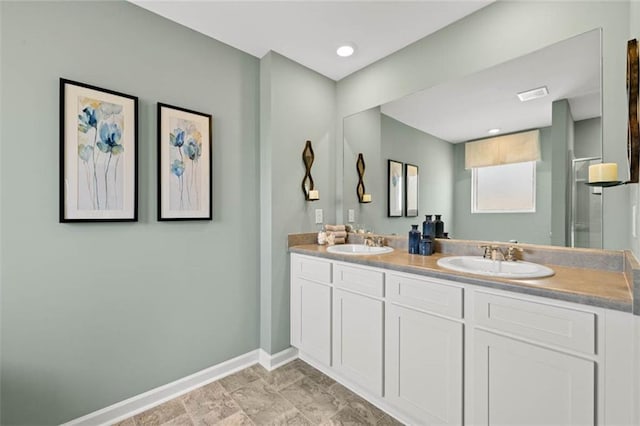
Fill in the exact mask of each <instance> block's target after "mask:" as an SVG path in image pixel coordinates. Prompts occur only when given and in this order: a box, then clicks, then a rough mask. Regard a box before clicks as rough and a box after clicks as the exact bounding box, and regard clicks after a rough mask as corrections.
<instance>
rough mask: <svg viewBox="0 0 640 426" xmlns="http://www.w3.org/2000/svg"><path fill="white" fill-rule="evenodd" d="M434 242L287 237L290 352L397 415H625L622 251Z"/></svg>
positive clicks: (566, 418) (455, 420) (532, 420)
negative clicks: (510, 252) (328, 243)
mask: <svg viewBox="0 0 640 426" xmlns="http://www.w3.org/2000/svg"><path fill="white" fill-rule="evenodd" d="M439 244H440V247H439V250H438V251H439V252H438V253H435V254H434V255H432V256H419V255H410V254H408V253H407V252H406V249H404V248H402V247H398V248H396V249H395V250H389V249H388V248H387V250H381V251H386V252H384V253H379V254H375V253H372V252H375V251H376V248H374V247H370V248H369V247H365V246H364V245H359V244H355V245H351V246H350V247H348V246H343V247H340V246H334V247H336V248H331V247H329V248H327V247H325V246H318V245H315V244H300V245H292V246H291V247H290V252H291V259H290V260H291V262H290V263H291V276H290V277H291V344H292V346H294V347H296V348H297V349H298V350H299V356H300V358H302V359H303V360H305V361H307V362H308V363H310V364H312V365H313V366H315V367H316V368H318V369H320V370H322V371H323V372H324V373H325V374H327V375H329V376H331V377H333V378H334V379H336V380H337V381H339V382H341V383H342V384H344V385H345V386H347V387H349V388H351V389H352V390H354V391H355V392H357V393H359V394H361V395H362V396H363V397H365V398H367V399H368V400H369V401H371V402H372V403H374V404H376V405H378V406H379V407H381V408H382V409H384V410H385V411H387V412H389V413H390V414H392V415H393V416H395V417H396V418H398V419H399V420H400V421H403V422H405V423H407V424H428V425H431V424H438V425H462V424H469V425H470V424H473V425H511V426H515V425H524V424H528V425H532V424H536V425H595V424H606V425H625V424H632V422H633V420H632V418H633V392H634V389H633V386H634V384H633V369H634V363H635V361H634V353H633V332H634V331H633V315H632V302H633V300H632V292H631V285H632V282H633V280H631V281H630V279H629V277H630V276H631V274H632V272H633V271H631V270H630V269H633V268H635V269H634V270H637V264H635V263H634V262H635V260H634V259H633V258H632V256H631V255H630V254H628V253H624V252H605V251H600V250H597V251H596V250H582V251H576V250H570V249H562V248H548V249H541V250H539V251H536V249H531V248H526V250H525V257H527V260H534V261H531V262H522V261H521V260H520V261H517V262H506V261H502V262H499V261H498V262H495V261H491V260H487V259H483V258H482V255H481V253H480V256H478V253H477V252H478V249H477V245H476V243H471V242H459V243H455V242H440V243H439ZM356 246H358V247H359V248H358V247H356ZM545 259H547V260H553V261H552V262H548V261H547V262H540V261H539V260H545ZM536 260H538V261H536ZM630 262H631V264H630ZM543 263H548V264H551V265H550V267H549V266H546V265H543ZM497 265H499V268H500V269H499V270H497V269H496V267H497ZM516 265H518V266H516ZM585 266H588V267H585ZM509 267H511V269H509ZM470 271H471V272H470ZM522 274H524V275H522ZM518 276H520V277H522V276H524V277H527V278H522V279H520V278H517V277H518ZM533 276H535V277H538V278H532V277H533Z"/></svg>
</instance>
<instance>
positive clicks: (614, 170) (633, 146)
mask: <svg viewBox="0 0 640 426" xmlns="http://www.w3.org/2000/svg"><path fill="white" fill-rule="evenodd" d="M638 62H639V60H638V40H636V39H633V40H629V41H628V42H627V100H628V102H629V104H628V112H629V120H628V121H627V126H628V128H627V163H628V165H629V180H628V181H621V180H618V165H617V164H616V163H603V164H593V165H591V166H589V182H587V185H589V186H600V187H602V188H608V187H612V186H619V185H626V184H628V183H638V181H639V178H640V124H639V123H638V120H639V118H638V90H640V75H639V74H640V72H639V68H640V64H639V63H638Z"/></svg>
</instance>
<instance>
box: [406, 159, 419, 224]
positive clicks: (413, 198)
mask: <svg viewBox="0 0 640 426" xmlns="http://www.w3.org/2000/svg"><path fill="white" fill-rule="evenodd" d="M404 183H405V185H404V188H405V197H404V215H405V216H406V217H415V216H418V166H414V165H413V164H409V163H407V164H405V165H404Z"/></svg>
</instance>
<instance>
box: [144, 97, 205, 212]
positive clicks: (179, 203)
mask: <svg viewBox="0 0 640 426" xmlns="http://www.w3.org/2000/svg"><path fill="white" fill-rule="evenodd" d="M157 114H158V115H157V126H158V127H157V131H158V135H157V136H158V173H157V179H158V221H186V220H213V151H212V150H213V117H212V115H211V114H206V113H202V112H198V111H194V110H191V109H187V108H182V107H178V106H175V105H169V104H165V103H160V102H158V105H157ZM176 126H182V127H185V128H184V129H183V128H182V127H176ZM181 132H182V136H180V134H181ZM176 162H178V163H176ZM180 162H182V163H181V164H180ZM172 177H175V178H176V179H172ZM185 177H186V179H185ZM185 191H186V195H185ZM178 193H179V196H178Z"/></svg>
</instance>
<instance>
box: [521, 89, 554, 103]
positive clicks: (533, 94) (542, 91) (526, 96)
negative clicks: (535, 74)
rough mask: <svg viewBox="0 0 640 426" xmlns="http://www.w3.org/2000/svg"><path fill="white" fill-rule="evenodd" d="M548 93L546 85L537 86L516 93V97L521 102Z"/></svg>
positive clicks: (541, 96)
mask: <svg viewBox="0 0 640 426" xmlns="http://www.w3.org/2000/svg"><path fill="white" fill-rule="evenodd" d="M548 94H549V89H547V86H542V87H538V88H535V89H531V90H527V91H525V92H520V93H518V98H519V99H520V101H521V102H526V101H531V100H533V99H538V98H543V97H545V96H547V95H548Z"/></svg>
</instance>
